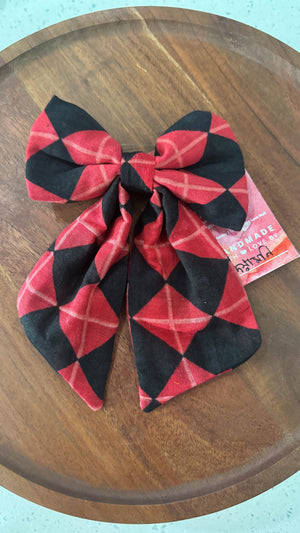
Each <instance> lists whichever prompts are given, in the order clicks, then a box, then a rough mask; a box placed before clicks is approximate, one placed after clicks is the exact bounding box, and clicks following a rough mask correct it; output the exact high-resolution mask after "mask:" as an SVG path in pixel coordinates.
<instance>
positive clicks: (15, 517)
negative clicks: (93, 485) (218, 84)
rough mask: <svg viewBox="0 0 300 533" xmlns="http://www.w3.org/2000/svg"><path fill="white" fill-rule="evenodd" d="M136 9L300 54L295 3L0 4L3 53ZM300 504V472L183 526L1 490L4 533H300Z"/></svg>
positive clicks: (76, 0) (27, 0)
mask: <svg viewBox="0 0 300 533" xmlns="http://www.w3.org/2000/svg"><path fill="white" fill-rule="evenodd" d="M134 5H135V6H137V5H163V6H170V7H185V8H190V9H196V10H199V11H206V12H209V13H216V14H217V15H222V16H225V17H229V18H232V19H235V20H238V21H240V22H244V23H245V24H249V25H250V26H254V27H255V28H258V29H260V30H262V31H265V32H267V33H269V34H270V35H272V36H273V37H276V38H277V39H280V40H282V41H283V42H285V43H286V44H289V45H290V46H292V47H293V48H296V49H297V50H299V48H300V24H299V22H300V5H299V3H297V1H296V0H295V1H293V0H246V1H242V0H215V1H213V0H212V1H208V0H183V1H179V0H177V1H176V0H175V1H168V0H161V1H160V2H157V1H155V0H150V2H147V1H146V0H144V1H142V2H138V0H134V1H131V2H125V1H124V0H112V1H108V0H104V1H100V0H93V1H84V0H66V1H65V2H62V1H61V0H51V1H50V0H0V49H3V48H5V47H6V46H9V45H10V44H12V43H14V42H16V41H18V40H19V39H21V38H23V37H25V36H26V35H29V34H30V33H33V32H34V31H37V30H40V29H41V28H44V27H46V26H49V25H50V24H55V23H56V22H60V21H61V20H65V19H68V18H70V17H74V16H78V15H82V14H85V13H89V12H92V11H98V10H100V9H108V8H115V7H124V6H134ZM0 120H1V117H0ZM0 483H1V479H0ZM299 504H300V473H298V474H295V475H294V476H291V477H290V478H289V479H287V480H286V481H284V482H283V483H280V484H279V485H277V486H276V487H274V488H272V489H270V490H269V491H267V492H265V493H263V494H261V495H259V496H256V497H255V498H252V499H251V500H249V501H247V502H243V503H241V504H239V505H236V506H234V507H231V508H229V509H225V510H224V511H220V512H218V513H214V514H211V515H207V516H203V517H199V518H194V519H191V520H183V521H181V522H170V523H167V524H150V525H143V526H141V525H123V524H108V523H104V522H93V521H90V520H84V519H81V518H74V517H70V516H67V515H64V514H62V513H57V512H55V511H51V510H49V509H45V508H43V507H40V506H39V505H36V504H34V503H31V502H28V501H27V500H25V499H23V498H20V497H19V496H16V495H15V494H12V493H11V492H9V491H7V490H5V489H3V488H1V487H0V533H68V532H72V533H115V532H117V531H120V532H125V533H150V532H153V531H154V532H158V533H299V532H300V509H299V508H300V505H299Z"/></svg>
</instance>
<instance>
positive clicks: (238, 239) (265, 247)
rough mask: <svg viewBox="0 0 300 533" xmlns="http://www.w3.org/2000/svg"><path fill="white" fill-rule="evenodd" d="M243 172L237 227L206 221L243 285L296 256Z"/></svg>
mask: <svg viewBox="0 0 300 533" xmlns="http://www.w3.org/2000/svg"><path fill="white" fill-rule="evenodd" d="M246 176H247V184H248V191H249V206H248V216H247V218H246V220H245V223H244V225H243V227H242V229H241V231H233V230H224V228H220V227H218V226H214V225H212V224H209V225H208V227H209V229H210V230H211V232H212V233H213V235H214V236H215V238H216V239H217V240H218V242H219V244H220V245H221V246H222V248H223V249H224V251H225V253H226V254H227V255H228V257H229V258H230V260H231V262H232V263H233V265H234V267H235V269H236V271H237V272H238V274H239V276H240V277H241V280H242V283H243V285H247V284H248V283H251V281H254V280H256V279H258V278H260V277H261V276H264V275H265V274H268V273H269V272H272V271H273V270H275V269H276V268H279V267H281V266H283V265H285V264H286V263H289V262H290V261H292V260H293V259H296V258H297V257H299V253H298V252H297V250H296V249H295V247H294V246H293V244H292V243H291V241H290V239H289V238H288V236H287V235H286V233H285V232H284V230H283V229H282V227H281V226H280V224H279V222H278V220H277V219H276V218H275V216H274V214H273V213H272V211H271V209H270V208H269V206H268V205H267V203H266V202H265V200H264V199H263V197H262V195H261V194H260V192H259V190H258V189H257V187H256V186H255V185H254V182H253V181H252V179H251V177H250V175H249V174H248V173H247V172H246Z"/></svg>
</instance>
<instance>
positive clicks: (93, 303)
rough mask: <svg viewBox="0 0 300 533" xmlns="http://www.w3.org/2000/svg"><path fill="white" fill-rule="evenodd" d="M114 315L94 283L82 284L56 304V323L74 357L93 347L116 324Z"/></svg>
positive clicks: (105, 336) (89, 350)
mask: <svg viewBox="0 0 300 533" xmlns="http://www.w3.org/2000/svg"><path fill="white" fill-rule="evenodd" d="M118 322H119V321H118V318H117V316H116V314H115V313H114V311H113V310H112V308H111V306H110V305H109V303H108V301H107V300H106V298H105V296H104V294H103V293H102V291H101V290H100V289H99V287H98V285H97V284H91V285H86V286H85V287H83V288H82V289H80V290H79V291H78V293H77V294H76V297H75V298H74V300H72V302H70V303H68V304H66V305H62V306H61V307H60V308H59V323H60V326H61V329H62V330H63V332H64V334H65V335H66V336H67V337H68V339H69V341H70V343H71V345H72V347H73V349H74V351H75V353H76V355H77V357H78V358H79V357H82V356H83V355H85V354H87V353H89V352H91V351H93V350H95V349H96V348H98V347H99V346H102V344H104V343H105V342H106V341H108V339H110V338H111V337H112V336H113V335H114V334H115V332H116V331H117V328H118Z"/></svg>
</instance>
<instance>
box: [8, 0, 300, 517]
mask: <svg viewBox="0 0 300 533" xmlns="http://www.w3.org/2000/svg"><path fill="white" fill-rule="evenodd" d="M1 57H2V59H0V61H1V69H0V88H1V104H0V106H1V121H0V138H1V144H0V146H1V154H2V155H1V159H0V168H1V185H0V187H1V194H0V202H1V215H0V216H1V224H2V230H1V236H0V239H1V243H0V244H1V246H0V249H1V255H2V258H1V270H0V272H1V300H2V305H1V325H0V331H1V348H0V350H1V354H0V357H1V392H0V406H1V408H0V428H1V429H0V431H1V439H0V459H1V461H0V462H1V464H2V466H1V469H0V481H1V483H2V485H3V486H5V487H7V488H8V489H10V490H12V491H14V492H16V493H18V494H20V495H21V496H24V497H25V498H28V499H31V500H33V501H35V502H37V503H39V504H41V505H45V506H47V507H51V508H52V509H56V510H59V511H63V512H64V513H69V514H72V515H77V516H82V517H86V518H91V519H96V520H102V521H111V522H135V523H143V522H161V521H171V520H179V519H184V518H189V517H193V516H198V515H201V514H205V513H211V512H213V511H217V510H220V509H223V508H225V507H228V506H230V505H234V504H236V503H238V502H241V501H243V500H245V499H247V498H250V497H252V496H254V495H256V494H258V493H260V492H262V491H264V490H266V489H268V488H270V487H272V486H273V485H275V484H276V483H278V482H280V481H282V480H283V479H285V478H287V477H288V476H290V475H291V474H293V473H294V472H295V471H296V470H297V468H298V466H299V453H298V452H297V444H298V443H299V408H298V409H297V405H298V406H299V403H298V404H297V401H298V402H299V364H298V361H299V360H298V354H297V352H298V350H299V345H300V340H299V334H298V333H299V331H298V328H299V322H300V317H299V316H298V318H297V317H296V313H298V315H299V307H298V306H297V299H298V296H299V262H297V261H294V262H293V263H290V264H288V265H286V266H284V267H282V268H280V269H279V270H276V271H275V272H272V273H271V274H269V275H268V276H266V277H263V278H261V279H259V280H257V281H255V282H254V283H253V284H251V285H250V286H248V287H247V292H248V295H249V298H250V300H251V303H252V305H253V308H254V311H255V314H256V317H257V319H258V322H259V325H260V327H261V331H262V335H263V345H262V347H261V349H260V350H259V351H258V352H257V354H256V355H254V356H253V357H252V358H251V359H250V360H249V361H248V362H246V363H244V364H243V365H242V366H241V367H240V368H238V369H236V370H234V371H233V372H231V373H229V374H227V375H223V376H219V377H217V378H215V379H214V380H212V381H209V382H207V383H205V384H204V385H202V386H199V387H197V388H195V389H194V390H192V391H189V392H187V393H185V394H184V395H181V396H179V397H177V398H176V399H174V400H172V401H171V402H169V404H167V405H166V406H164V407H161V408H158V409H157V410H155V411H153V412H152V413H149V414H146V413H143V412H142V411H141V410H140V408H139V402H138V383H137V374H136V369H135V365H134V361H133V353H132V350H131V343H130V339H129V334H128V328H127V324H126V320H125V319H124V316H123V318H122V322H121V326H120V330H119V335H118V341H117V343H116V349H115V354H114V361H113V367H112V371H111V374H110V377H109V381H108V386H107V392H106V403H105V407H104V408H103V409H102V410H101V411H99V412H96V413H95V412H92V411H91V410H90V409H89V408H88V407H86V405H85V404H84V402H83V401H82V400H81V399H80V398H78V397H77V395H76V394H75V393H74V392H73V391H72V390H71V389H70V387H69V386H68V385H67V384H66V383H65V382H64V381H63V380H62V378H61V377H60V376H59V375H57V374H56V373H55V372H54V371H53V370H52V369H51V367H50V366H49V365H48V363H47V362H46V361H45V360H44V359H43V358H42V357H41V356H40V355H39V354H38V353H37V351H36V350H35V349H34V348H33V347H32V345H31V344H30V343H29V341H27V339H26V338H25V335H24V333H23V330H22V328H21V326H20V324H19V321H18V318H17V313H16V297H17V293H18V290H19V288H20V286H21V285H22V283H23V281H24V279H25V277H26V275H27V274H28V273H29V271H30V270H31V268H32V267H33V266H34V264H35V262H36V261H37V259H38V258H39V256H40V255H41V254H42V253H43V252H44V250H45V249H46V248H47V247H48V246H49V245H50V243H51V242H52V241H53V240H54V239H55V237H56V236H57V235H58V233H59V232H60V231H61V230H62V229H63V228H64V227H65V225H66V224H67V223H69V222H70V221H72V220H73V219H74V218H75V217H76V216H77V215H78V214H79V213H80V212H81V211H82V210H83V209H84V208H85V207H86V205H87V204H80V205H74V204H71V205H64V206H60V207H57V206H55V205H51V204H50V205H46V204H42V203H38V202H37V203H34V202H32V201H31V200H29V199H28V198H27V194H26V188H25V181H24V169H25V165H24V154H25V148H26V143H27V138H28V134H29V130H30V128H31V125H32V123H33V121H34V120H35V118H36V117H37V116H38V114H39V113H40V111H41V110H42V108H44V106H45V105H46V104H47V102H48V100H49V99H50V98H51V96H52V95H53V94H54V93H55V94H57V95H58V96H60V97H61V98H64V99H66V100H69V101H72V102H74V103H76V104H78V105H80V106H82V107H83V108H84V109H86V110H87V111H88V112H89V113H91V114H92V115H93V116H95V118H96V119H97V120H98V121H99V122H100V123H101V124H102V125H103V126H104V127H105V128H106V129H108V131H109V132H110V133H111V134H112V135H113V136H114V137H115V138H116V139H118V140H119V141H120V142H121V144H122V145H123V146H124V148H125V150H134V149H136V150H138V149H141V150H149V149H152V148H153V146H154V142H155V139H156V137H157V136H158V135H159V134H161V133H162V132H163V131H164V129H165V128H166V127H167V126H169V125H170V124H172V123H173V122H175V121H176V120H177V119H178V118H179V117H180V116H181V115H183V114H185V113H187V112H189V111H191V110H193V109H208V110H211V111H213V112H215V113H218V114H220V115H222V116H223V117H224V118H225V119H226V120H228V122H229V123H230V124H231V126H232V128H233V130H234V132H235V133H236V136H237V138H238V141H239V143H240V145H241V147H242V150H243V153H244V156H245V161H246V167H247V169H248V170H249V172H250V173H251V175H252V177H253V179H254V181H255V183H256V184H257V186H258V187H259V189H260V191H261V192H262V194H263V195H264V197H265V199H266V200H267V201H268V203H269V205H270V207H271V209H272V210H273V211H274V213H275V215H276V216H277V218H278V219H279V221H280V222H281V224H282V225H283V227H284V228H285V230H286V231H287V234H288V236H289V237H290V238H291V240H292V241H293V242H294V244H295V245H296V247H297V246H298V247H299V236H297V233H296V230H297V221H296V217H297V214H298V206H297V198H296V187H298V193H299V169H298V167H297V156H298V153H297V148H298V142H299V138H297V137H298V135H299V122H300V121H299V109H300V105H299V74H298V72H299V71H298V70H297V66H298V67H299V57H298V55H297V53H296V52H295V51H294V50H292V49H291V48H289V47H288V46H286V45H284V44H283V43H280V42H278V41H276V40H275V39H273V38H271V37H269V36H267V35H265V34H263V33H261V32H259V31H257V30H255V29H253V28H250V27H248V26H244V25H242V24H239V23H237V22H234V21H231V20H228V19H224V18H220V17H217V16H213V15H208V14H204V13H199V12H193V11H188V10H179V9H170V8H138V9H134V8H132V9H118V10H112V11H105V12H99V13H93V14H91V15H86V16H83V17H79V18H76V19H73V20H69V21H67V22H63V23H61V24H57V25H55V26H52V27H50V28H47V29H45V30H42V31H41V32H39V33H36V34H34V35H32V36H30V37H28V38H26V39H24V40H23V41H20V42H19V43H17V44H15V45H13V46H11V47H9V48H8V49H7V50H4V51H3V53H2V55H1ZM297 239H298V242H297ZM297 290H298V293H297ZM298 303H299V302H298Z"/></svg>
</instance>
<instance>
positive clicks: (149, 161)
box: [121, 152, 155, 196]
mask: <svg viewBox="0 0 300 533" xmlns="http://www.w3.org/2000/svg"><path fill="white" fill-rule="evenodd" d="M154 170H155V157H154V156H153V155H151V154H146V153H143V152H125V153H123V158H122V164H121V183H122V185H123V187H124V189H126V191H127V192H139V193H143V194H148V195H150V196H151V195H152V191H153V178H154Z"/></svg>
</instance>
